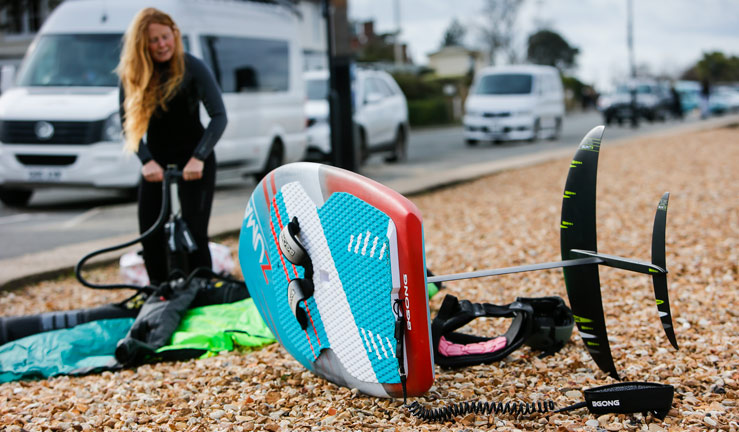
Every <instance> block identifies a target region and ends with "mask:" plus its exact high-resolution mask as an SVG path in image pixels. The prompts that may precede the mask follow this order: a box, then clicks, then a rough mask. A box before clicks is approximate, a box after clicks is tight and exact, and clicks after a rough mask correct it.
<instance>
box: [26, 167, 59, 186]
mask: <svg viewBox="0 0 739 432" xmlns="http://www.w3.org/2000/svg"><path fill="white" fill-rule="evenodd" d="M28 181H32V182H42V183H54V182H59V181H62V170H61V169H59V168H34V169H30V170H28Z"/></svg>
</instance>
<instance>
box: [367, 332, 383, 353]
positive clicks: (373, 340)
mask: <svg viewBox="0 0 739 432" xmlns="http://www.w3.org/2000/svg"><path fill="white" fill-rule="evenodd" d="M367 333H369V338H370V341H371V342H372V346H373V347H375V354H377V360H382V356H380V350H378V349H377V345H375V336H374V335H373V334H372V330H367Z"/></svg>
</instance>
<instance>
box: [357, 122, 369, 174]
mask: <svg viewBox="0 0 739 432" xmlns="http://www.w3.org/2000/svg"><path fill="white" fill-rule="evenodd" d="M354 150H355V152H354V160H355V161H356V164H357V169H359V168H360V167H361V166H362V165H364V163H365V162H367V159H368V158H369V149H368V148H367V135H366V134H365V133H364V130H362V129H360V130H359V142H358V143H357V145H356V147H354Z"/></svg>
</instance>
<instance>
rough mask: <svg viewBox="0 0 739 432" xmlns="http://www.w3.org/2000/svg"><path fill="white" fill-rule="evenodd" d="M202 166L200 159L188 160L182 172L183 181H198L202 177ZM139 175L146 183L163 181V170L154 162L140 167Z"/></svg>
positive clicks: (151, 161)
mask: <svg viewBox="0 0 739 432" xmlns="http://www.w3.org/2000/svg"><path fill="white" fill-rule="evenodd" d="M203 166H204V163H203V161H201V160H200V159H196V158H194V157H192V158H190V160H189V161H188V162H187V165H185V168H184V169H183V170H182V179H183V180H185V181H189V180H200V179H201V178H202V177H203ZM141 175H143V176H144V180H146V181H148V182H161V181H162V180H164V169H163V168H162V166H161V165H159V164H158V163H157V162H156V161H154V160H150V161H149V162H147V163H145V164H144V166H143V167H141Z"/></svg>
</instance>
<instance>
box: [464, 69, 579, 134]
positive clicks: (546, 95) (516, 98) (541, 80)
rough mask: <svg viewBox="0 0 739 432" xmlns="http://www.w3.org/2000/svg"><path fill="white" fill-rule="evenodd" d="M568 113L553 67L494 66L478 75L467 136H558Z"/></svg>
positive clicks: (468, 104)
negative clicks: (566, 112)
mask: <svg viewBox="0 0 739 432" xmlns="http://www.w3.org/2000/svg"><path fill="white" fill-rule="evenodd" d="M564 115H565V106H564V91H563V89H562V79H561V78H560V76H559V71H557V69H556V68H553V67H550V66H535V65H518V66H514V65H511V66H491V67H487V68H484V69H481V70H480V71H478V72H477V74H476V75H475V79H474V82H473V84H472V87H471V89H470V94H469V95H468V96H467V100H466V101H465V116H464V120H463V122H464V137H465V141H466V143H467V144H468V145H476V144H477V143H478V142H479V141H503V140H532V141H535V140H537V139H539V138H542V137H544V136H548V137H549V138H551V139H557V138H558V137H559V134H560V132H561V130H562V119H563V118H564Z"/></svg>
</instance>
